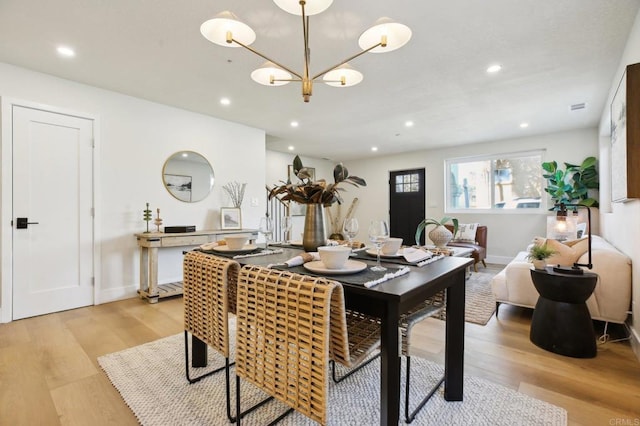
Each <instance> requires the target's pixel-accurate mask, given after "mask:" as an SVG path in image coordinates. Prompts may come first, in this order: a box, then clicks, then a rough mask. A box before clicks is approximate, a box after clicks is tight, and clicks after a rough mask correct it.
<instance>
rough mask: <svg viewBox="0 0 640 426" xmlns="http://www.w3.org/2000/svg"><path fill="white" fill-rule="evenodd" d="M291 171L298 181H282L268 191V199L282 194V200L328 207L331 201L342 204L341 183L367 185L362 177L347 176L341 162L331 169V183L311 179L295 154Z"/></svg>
mask: <svg viewBox="0 0 640 426" xmlns="http://www.w3.org/2000/svg"><path fill="white" fill-rule="evenodd" d="M293 172H294V174H295V175H296V176H297V177H298V179H300V182H298V183H292V182H290V181H289V180H287V182H283V185H280V186H276V187H274V188H273V189H271V190H270V191H269V199H272V198H273V197H276V196H278V195H281V194H284V195H283V196H282V198H281V199H282V200H283V201H295V202H296V203H300V204H312V203H318V204H323V205H324V206H325V207H328V206H331V205H332V204H333V203H338V204H342V197H340V192H341V191H345V189H344V188H342V187H340V186H339V185H340V184H341V183H343V182H345V183H348V184H351V185H353V186H355V187H359V186H367V182H365V180H364V179H362V178H360V177H358V176H349V171H348V170H347V168H346V167H344V166H343V165H342V163H340V164H337V165H336V166H335V168H334V169H333V180H334V182H333V183H327V181H326V180H324V179H319V180H315V181H312V180H311V175H310V174H309V171H308V170H307V168H306V167H304V166H303V165H302V160H301V159H300V157H299V156H297V155H296V157H295V158H294V159H293Z"/></svg>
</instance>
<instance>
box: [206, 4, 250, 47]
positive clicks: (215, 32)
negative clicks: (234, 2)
mask: <svg viewBox="0 0 640 426" xmlns="http://www.w3.org/2000/svg"><path fill="white" fill-rule="evenodd" d="M229 31H230V32H231V35H232V36H233V38H234V39H235V40H238V41H239V42H240V43H242V44H245V45H247V46H248V45H250V44H251V43H253V42H254V41H255V40H256V33H255V32H254V31H253V30H252V29H251V27H250V26H248V25H247V24H245V23H244V22H241V21H239V20H238V19H237V18H236V16H235V15H234V14H233V13H231V12H222V13H219V14H218V15H216V17H215V18H212V19H209V20H208V21H205V22H204V23H203V24H202V25H201V26H200V32H201V33H202V35H203V36H204V38H206V39H207V40H209V41H210V42H212V43H215V44H219V45H220V46H225V47H240V45H238V44H235V43H227V32H229Z"/></svg>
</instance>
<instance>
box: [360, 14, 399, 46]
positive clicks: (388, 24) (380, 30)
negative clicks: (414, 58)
mask: <svg viewBox="0 0 640 426" xmlns="http://www.w3.org/2000/svg"><path fill="white" fill-rule="evenodd" d="M383 35H386V36H387V47H382V46H378V47H376V48H375V49H372V50H370V52H372V53H383V52H391V51H393V50H396V49H399V48H401V47H402V46H404V45H405V44H407V42H408V41H409V40H410V39H411V29H410V28H409V27H407V26H406V25H404V24H400V23H398V22H393V21H391V20H390V19H389V18H380V19H378V21H377V22H376V25H374V26H373V27H371V28H369V29H368V30H366V31H365V32H363V33H362V35H361V36H360V38H359V39H358V45H359V46H360V48H361V49H362V50H366V49H368V48H370V47H371V46H375V45H376V44H378V43H380V40H381V39H382V36H383Z"/></svg>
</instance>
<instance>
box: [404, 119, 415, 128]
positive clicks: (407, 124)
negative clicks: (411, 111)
mask: <svg viewBox="0 0 640 426" xmlns="http://www.w3.org/2000/svg"><path fill="white" fill-rule="evenodd" d="M404 125H405V127H413V121H411V120H409V121H405V122H404Z"/></svg>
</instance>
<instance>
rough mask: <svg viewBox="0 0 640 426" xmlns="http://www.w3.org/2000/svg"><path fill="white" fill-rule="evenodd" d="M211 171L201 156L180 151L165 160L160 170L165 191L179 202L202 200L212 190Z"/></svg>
mask: <svg viewBox="0 0 640 426" xmlns="http://www.w3.org/2000/svg"><path fill="white" fill-rule="evenodd" d="M213 180H214V176H213V169H212V168H211V164H209V162H208V161H207V159H206V158H204V157H203V156H202V155H200V154H198V153H197V152H193V151H180V152H176V153H175V154H173V155H172V156H171V157H169V158H168V159H167V161H165V163H164V167H163V168H162V182H163V183H164V187H165V188H167V191H169V193H170V194H171V195H173V196H174V197H176V198H177V199H178V200H180V201H184V202H186V203H193V202H196V201H200V200H204V199H205V198H206V197H207V195H209V192H211V188H213Z"/></svg>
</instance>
